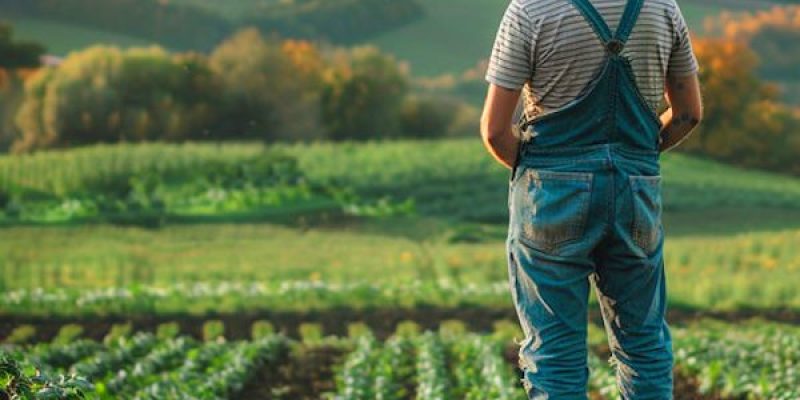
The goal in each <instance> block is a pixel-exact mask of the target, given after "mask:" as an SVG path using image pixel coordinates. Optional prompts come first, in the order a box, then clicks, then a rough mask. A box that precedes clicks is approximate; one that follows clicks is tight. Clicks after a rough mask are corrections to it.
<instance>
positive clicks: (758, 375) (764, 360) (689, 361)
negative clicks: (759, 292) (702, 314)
mask: <svg viewBox="0 0 800 400" xmlns="http://www.w3.org/2000/svg"><path fill="white" fill-rule="evenodd" d="M798 333H800V332H798V330H797V328H796V327H788V326H785V325H780V324H774V323H768V322H765V321H753V322H752V323H747V324H739V325H738V326H737V327H736V329H731V327H730V326H728V325H727V324H720V323H718V322H715V321H701V322H699V323H695V324H693V325H692V326H690V327H687V328H686V329H679V330H676V332H675V334H674V336H675V347H676V348H677V349H678V350H677V352H676V353H675V359H676V363H677V364H678V366H679V368H680V369H681V370H682V371H683V372H684V373H686V374H688V375H690V376H696V377H697V378H698V380H699V381H700V389H701V391H702V392H703V393H704V394H711V393H721V395H722V396H724V397H730V398H738V397H741V398H745V397H746V398H759V399H761V398H764V399H787V400H788V399H795V398H797V396H800V391H798V386H797V376H796V373H797V371H796V366H797V365H798V363H800V336H798Z"/></svg>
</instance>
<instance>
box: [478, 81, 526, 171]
mask: <svg viewBox="0 0 800 400" xmlns="http://www.w3.org/2000/svg"><path fill="white" fill-rule="evenodd" d="M520 92H521V91H520V90H511V89H506V88H504V87H501V86H497V85H495V84H490V85H489V92H488V93H487V94H486V102H485V103H484V106H483V115H482V116H481V137H482V138H483V144H484V146H486V149H487V150H488V151H489V153H490V154H491V155H492V156H493V157H494V158H495V159H496V160H497V161H499V162H500V163H501V164H503V165H505V166H506V167H507V168H513V166H514V163H515V162H516V158H517V151H518V149H519V144H520V143H519V138H517V137H516V136H514V133H513V131H512V130H511V129H512V125H513V124H512V121H511V119H512V118H513V116H514V110H515V109H516V107H517V102H518V101H519V96H520Z"/></svg>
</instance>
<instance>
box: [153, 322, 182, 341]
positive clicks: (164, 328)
mask: <svg viewBox="0 0 800 400" xmlns="http://www.w3.org/2000/svg"><path fill="white" fill-rule="evenodd" d="M180 333H181V327H180V325H178V323H177V322H165V323H163V324H159V325H158V327H156V337H158V338H159V339H161V340H166V339H173V338H176V337H177V336H178V335H179V334H180Z"/></svg>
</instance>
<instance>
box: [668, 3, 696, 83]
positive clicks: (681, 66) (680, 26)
mask: <svg viewBox="0 0 800 400" xmlns="http://www.w3.org/2000/svg"><path fill="white" fill-rule="evenodd" d="M672 21H673V24H674V27H673V28H674V33H675V36H674V37H673V42H672V53H671V54H670V58H669V67H668V70H667V76H673V77H677V76H687V75H692V74H695V73H697V71H698V64H697V58H696V56H695V54H694V49H693V48H692V40H691V37H690V36H689V27H688V26H687V25H686V20H685V19H684V17H683V13H682V12H681V9H680V7H679V6H678V5H677V4H675V9H674V14H673V18H672Z"/></svg>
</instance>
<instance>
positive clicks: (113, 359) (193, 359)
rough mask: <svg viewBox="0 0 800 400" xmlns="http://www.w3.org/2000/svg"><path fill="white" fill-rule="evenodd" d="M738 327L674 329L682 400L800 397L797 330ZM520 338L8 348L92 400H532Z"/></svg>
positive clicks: (215, 331)
mask: <svg viewBox="0 0 800 400" xmlns="http://www.w3.org/2000/svg"><path fill="white" fill-rule="evenodd" d="M589 328H590V329H589V340H588V349H587V362H588V365H589V368H590V379H589V385H588V387H589V391H590V393H589V394H590V397H591V398H592V399H618V398H619V396H618V395H617V394H616V387H615V385H616V379H615V377H614V372H613V370H612V367H611V364H609V363H608V362H606V360H607V359H608V358H609V356H610V353H609V350H608V345H607V344H606V342H605V335H604V332H603V331H602V329H601V328H598V327H596V326H594V325H589ZM731 328H732V326H731V325H730V324H727V323H723V322H719V321H715V320H701V321H697V322H694V323H692V324H690V325H686V326H682V327H673V332H674V333H673V335H674V340H675V346H676V349H677V351H676V368H675V376H676V378H675V383H676V387H675V396H676V398H680V399H719V398H770V399H795V398H797V396H798V395H800V393H798V392H797V387H796V384H795V382H796V380H797V379H798V375H797V374H798V371H797V369H796V368H794V367H796V366H797V364H798V362H800V337H798V328H796V327H794V326H788V325H782V324H775V323H767V322H764V321H760V320H753V321H749V322H746V323H740V324H737V326H736V328H735V329H731ZM519 335H520V333H519V332H518V331H517V330H516V326H515V325H513V324H509V323H508V322H503V321H500V322H498V323H496V324H495V325H494V328H493V329H492V330H491V331H488V332H485V333H475V332H470V331H469V330H468V329H467V328H466V327H465V326H464V324H463V323H461V322H460V321H445V322H443V323H442V324H441V326H440V327H439V328H438V329H437V330H435V331H429V330H425V331H423V330H422V329H421V328H420V327H419V326H418V325H417V324H415V323H413V322H410V321H404V322H401V323H399V324H398V325H397V326H396V329H395V330H394V331H393V332H392V333H391V334H389V335H386V336H384V337H376V335H375V334H374V333H373V332H372V331H371V330H370V329H369V328H368V327H367V326H366V325H364V324H358V323H355V324H350V325H348V327H347V334H346V335H343V336H331V335H326V334H325V332H324V331H323V330H322V329H321V328H320V326H318V325H314V324H305V325H303V326H301V327H300V329H299V330H298V332H297V334H296V335H293V336H287V335H286V334H285V333H284V332H275V331H274V328H273V327H272V325H271V324H269V323H268V322H265V321H258V322H256V323H254V324H253V325H252V332H251V337H250V338H248V339H243V340H227V339H225V326H224V325H223V324H221V323H220V322H219V321H214V320H211V321H207V322H206V323H205V324H204V325H203V332H202V335H199V336H190V335H185V334H183V333H182V332H181V331H180V328H179V327H178V325H176V324H174V323H165V324H162V325H159V326H158V327H156V329H155V330H154V331H151V332H136V333H134V332H132V331H130V327H129V326H124V325H117V326H114V327H113V328H112V329H110V330H109V332H108V333H107V334H106V335H105V336H104V337H103V338H102V339H99V340H93V339H89V338H85V337H82V331H81V328H80V327H77V326H75V325H66V326H64V327H63V328H62V329H61V330H60V331H59V333H58V335H57V336H56V337H54V338H53V339H52V340H51V341H50V342H48V343H38V344H26V343H25V340H24V336H23V335H22V334H18V335H17V338H16V339H17V340H18V341H17V342H16V343H14V344H6V345H4V346H3V347H2V348H0V353H2V356H1V357H2V358H0V360H2V361H0V362H2V363H6V364H9V363H10V362H13V363H14V364H15V365H18V366H20V365H21V366H22V368H23V370H24V369H25V367H26V366H32V365H35V366H38V368H40V371H41V373H42V374H44V376H45V377H53V376H59V375H62V374H78V375H80V376H83V377H86V378H87V380H91V381H92V382H94V386H93V390H90V391H87V392H88V393H87V394H88V396H87V398H90V399H95V398H96V399H116V398H126V399H183V398H186V396H191V398H196V399H220V398H225V399H227V398H230V399H234V398H247V399H319V398H326V399H364V400H367V399H376V398H382V399H413V398H417V399H456V398H458V399H484V398H487V397H486V396H490V397H488V398H492V399H501V400H503V399H522V398H524V397H525V396H524V394H523V391H522V388H521V383H520V381H519V377H520V375H519V373H520V372H519V370H518V369H517V368H516V352H517V349H518V348H517V345H516V344H515V343H516V340H518V338H519ZM11 360H13V361H11ZM117 371H123V372H117ZM11 375H13V374H11ZM20 375H24V373H23V374H20ZM17 379H24V378H20V377H17ZM73 384H74V383H73Z"/></svg>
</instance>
